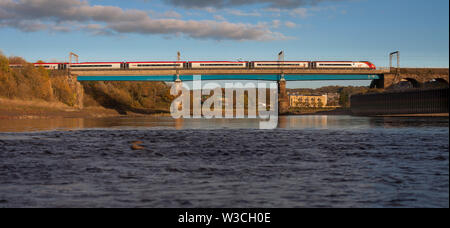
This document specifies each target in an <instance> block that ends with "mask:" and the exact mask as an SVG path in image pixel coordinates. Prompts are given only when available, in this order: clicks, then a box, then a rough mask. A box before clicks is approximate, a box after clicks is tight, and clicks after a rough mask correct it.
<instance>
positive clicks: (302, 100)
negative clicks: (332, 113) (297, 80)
mask: <svg viewBox="0 0 450 228" xmlns="http://www.w3.org/2000/svg"><path fill="white" fill-rule="evenodd" d="M289 104H290V106H291V107H305V108H322V107H326V106H327V105H328V96H327V95H319V96H315V95H308V96H306V95H290V96H289Z"/></svg>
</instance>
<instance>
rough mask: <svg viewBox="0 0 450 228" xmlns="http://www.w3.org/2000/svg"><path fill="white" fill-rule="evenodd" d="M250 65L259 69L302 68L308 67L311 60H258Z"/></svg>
mask: <svg viewBox="0 0 450 228" xmlns="http://www.w3.org/2000/svg"><path fill="white" fill-rule="evenodd" d="M250 66H251V67H252V68H255V69H258V68H297V69H298V68H300V69H306V68H309V66H310V62H308V61H283V62H278V61H258V62H251V63H250Z"/></svg>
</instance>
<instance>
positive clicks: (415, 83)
mask: <svg viewBox="0 0 450 228" xmlns="http://www.w3.org/2000/svg"><path fill="white" fill-rule="evenodd" d="M400 83H405V84H409V86H410V87H412V88H420V87H422V83H421V82H420V81H418V80H417V79H415V78H403V79H402V81H401V82H400Z"/></svg>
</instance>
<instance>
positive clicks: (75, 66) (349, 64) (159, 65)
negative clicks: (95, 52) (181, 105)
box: [10, 61, 376, 70]
mask: <svg viewBox="0 0 450 228" xmlns="http://www.w3.org/2000/svg"><path fill="white" fill-rule="evenodd" d="M34 66H35V67H43V68H46V69H49V70H65V69H72V70H105V69H117V70H119V69H124V70H125V69H131V70H134V69H149V70H151V69H211V68H220V69H270V68H272V69H279V68H283V69H372V70H375V69H376V66H375V65H374V64H372V63H371V62H369V61H282V62H279V61H253V62H239V61H238V62H232V61H190V62H179V61H176V62H170V61H169V62H86V63H72V64H69V63H34ZM10 67H11V68H20V67H21V65H19V64H12V65H10Z"/></svg>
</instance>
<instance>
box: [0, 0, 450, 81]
mask: <svg viewBox="0 0 450 228" xmlns="http://www.w3.org/2000/svg"><path fill="white" fill-rule="evenodd" d="M0 50H1V51H2V52H3V53H4V54H6V55H14V56H21V57H24V58H25V59H26V60H28V61H30V62H33V61H37V60H44V61H67V60H68V53H69V52H75V53H77V54H78V55H79V56H80V61H82V62H84V61H149V60H155V61H158V60H176V56H177V55H176V53H177V51H180V52H181V54H182V59H183V60H187V61H189V60H192V61H193V60H246V61H253V60H276V59H277V54H278V53H279V52H280V51H281V50H284V52H285V59H286V60H352V61H359V60H364V61H366V60H367V61H371V62H373V63H374V64H375V65H377V66H380V67H385V66H388V64H389V58H388V54H389V53H390V52H393V51H397V50H398V51H400V53H401V64H402V66H404V67H448V65H449V1H448V0H428V1H423V0H189V1H186V0H128V1H115V0H0ZM341 83H344V84H348V82H341ZM352 83H353V84H355V85H365V84H367V83H368V82H352ZM332 84H339V83H336V82H332ZM304 85H307V86H308V87H318V86H322V85H327V83H319V84H318V83H317V82H313V83H311V84H302V85H300V84H298V83H297V84H294V86H297V87H298V86H299V87H304ZM290 87H292V86H290Z"/></svg>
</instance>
